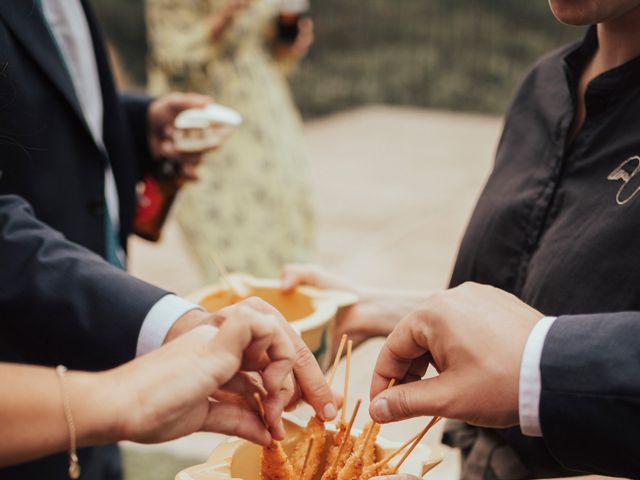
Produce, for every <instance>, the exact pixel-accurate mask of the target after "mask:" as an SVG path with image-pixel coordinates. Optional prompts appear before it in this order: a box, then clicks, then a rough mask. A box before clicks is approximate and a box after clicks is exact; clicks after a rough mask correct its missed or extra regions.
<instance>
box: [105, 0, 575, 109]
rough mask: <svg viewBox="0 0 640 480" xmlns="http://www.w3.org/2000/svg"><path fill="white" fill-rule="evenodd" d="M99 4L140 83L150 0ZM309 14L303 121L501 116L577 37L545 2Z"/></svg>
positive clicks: (296, 82) (300, 84)
mask: <svg viewBox="0 0 640 480" xmlns="http://www.w3.org/2000/svg"><path fill="white" fill-rule="evenodd" d="M93 3H94V4H95V6H96V9H97V11H98V14H99V17H100V19H101V20H102V25H103V28H104V30H105V33H106V34H107V36H108V37H109V38H110V39H111V41H112V42H113V44H114V46H115V47H116V49H117V51H118V53H119V55H120V58H121V60H122V63H123V65H124V66H125V70H126V72H127V74H128V77H129V80H130V81H131V82H132V84H133V85H134V86H137V87H140V88H144V86H145V85H146V60H145V58H146V52H147V41H146V40H147V39H146V30H145V23H144V2H143V1H142V0H94V2H93ZM311 13H312V16H313V19H314V22H315V32H316V41H315V44H314V46H313V48H312V49H311V50H310V52H309V55H308V57H307V58H306V59H305V60H304V62H303V63H302V65H301V67H300V68H299V69H298V71H297V72H296V73H295V75H294V76H293V78H292V79H291V83H292V86H293V91H294V95H295V99H296V103H297V105H298V107H299V108H300V110H301V112H302V113H303V115H304V117H305V118H307V119H310V118H315V117H319V116H322V115H326V114H329V113H334V112H337V111H341V110H345V109H348V108H352V107H355V106H360V105H366V104H370V103H377V104H379V103H384V104H392V105H409V106H417V107H431V108H438V109H446V110H456V111H470V112H482V113H493V114H501V113H503V112H504V110H505V108H506V107H507V106H508V103H509V98H510V96H511V93H512V92H513V90H514V88H515V87H516V86H517V83H518V81H519V79H520V78H521V77H522V75H523V74H524V72H525V71H526V69H527V67H528V66H529V65H530V64H531V63H532V62H533V61H534V60H535V59H536V58H538V57H539V56H540V55H542V54H543V53H545V52H547V51H550V50H551V49H553V48H556V47H558V46H560V45H563V44H565V43H567V42H570V41H573V40H575V39H577V38H579V37H580V35H581V32H580V29H576V28H571V27H567V26H563V25H560V24H558V22H557V21H555V19H554V18H553V17H552V16H551V15H550V13H549V7H548V4H547V2H546V1H545V0H534V1H529V2H513V1H510V0H393V1H391V0H367V2H366V3H363V2H362V1H358V0H316V1H315V2H313V3H312V10H311ZM391 72H393V75H391V74H390V73H391Z"/></svg>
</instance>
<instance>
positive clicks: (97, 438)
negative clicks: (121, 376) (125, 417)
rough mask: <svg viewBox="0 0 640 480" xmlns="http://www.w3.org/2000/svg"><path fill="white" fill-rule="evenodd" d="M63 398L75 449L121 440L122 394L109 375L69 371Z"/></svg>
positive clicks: (124, 408) (123, 409)
mask: <svg viewBox="0 0 640 480" xmlns="http://www.w3.org/2000/svg"><path fill="white" fill-rule="evenodd" d="M65 389H66V395H68V398H69V404H70V407H71V413H72V416H73V420H74V423H75V428H76V436H77V438H76V441H77V443H78V446H80V447H82V446H92V445H105V444H108V443H114V442H117V441H119V440H121V439H122V437H121V432H122V429H121V424H122V419H121V416H122V414H123V412H127V411H128V410H127V405H123V406H122V399H123V392H122V390H121V387H120V386H118V385H117V383H116V382H114V381H113V379H112V378H111V375H110V374H109V372H104V373H84V372H82V373H81V372H70V373H69V374H67V376H66V378H65Z"/></svg>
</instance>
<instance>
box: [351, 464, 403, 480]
mask: <svg viewBox="0 0 640 480" xmlns="http://www.w3.org/2000/svg"><path fill="white" fill-rule="evenodd" d="M393 473H394V472H393V467H392V466H391V465H380V464H379V463H374V464H373V465H369V466H368V467H365V468H364V470H363V472H362V475H360V478H359V479H358V480H370V479H371V478H373V477H383V476H386V475H393Z"/></svg>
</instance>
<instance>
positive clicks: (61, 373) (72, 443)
mask: <svg viewBox="0 0 640 480" xmlns="http://www.w3.org/2000/svg"><path fill="white" fill-rule="evenodd" d="M66 373H67V367H65V366H64V365H58V366H57V367H56V374H57V375H58V379H59V380H60V393H61V395H62V407H63V409H64V416H65V418H66V419H67V426H68V427H69V478H71V479H72V480H76V479H77V478H80V462H79V461H78V454H77V452H76V424H75V423H74V421H73V415H71V405H69V397H68V396H67V391H66V390H65V388H64V377H65V374H66Z"/></svg>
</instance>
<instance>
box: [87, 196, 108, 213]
mask: <svg viewBox="0 0 640 480" xmlns="http://www.w3.org/2000/svg"><path fill="white" fill-rule="evenodd" d="M89 213H90V214H91V215H95V216H96V217H101V216H102V215H104V200H102V199H100V200H91V201H90V202H89Z"/></svg>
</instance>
